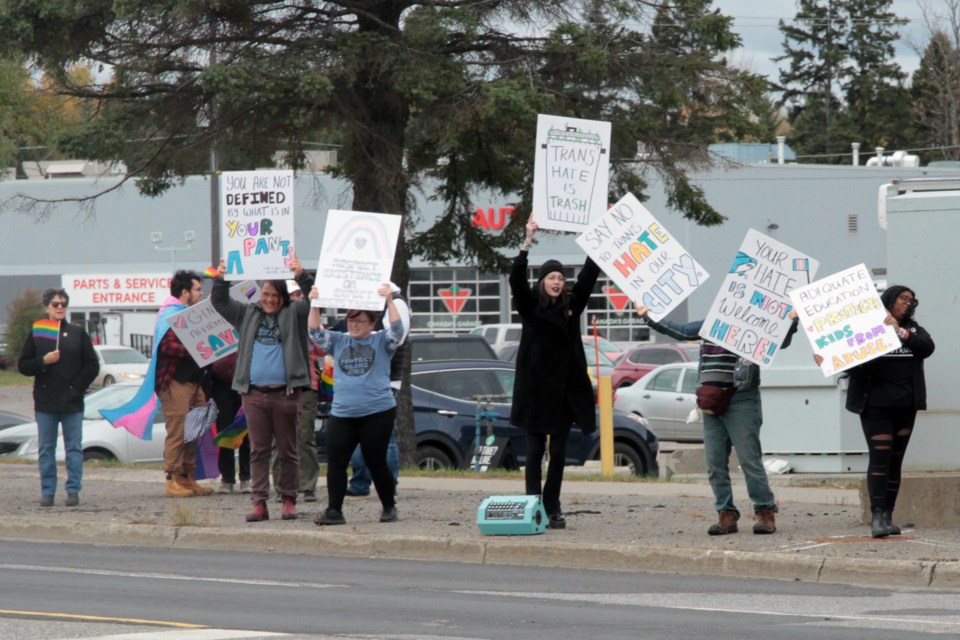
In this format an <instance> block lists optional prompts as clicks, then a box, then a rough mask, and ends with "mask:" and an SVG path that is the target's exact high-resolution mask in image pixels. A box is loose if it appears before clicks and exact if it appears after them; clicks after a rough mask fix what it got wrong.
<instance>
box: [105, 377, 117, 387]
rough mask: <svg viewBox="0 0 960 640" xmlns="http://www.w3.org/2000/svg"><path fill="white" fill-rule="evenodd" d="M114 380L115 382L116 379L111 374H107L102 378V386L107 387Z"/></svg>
mask: <svg viewBox="0 0 960 640" xmlns="http://www.w3.org/2000/svg"><path fill="white" fill-rule="evenodd" d="M115 382H116V379H115V378H114V377H113V376H107V377H106V378H104V379H103V386H105V387H109V386H110V385H112V384H114V383H115Z"/></svg>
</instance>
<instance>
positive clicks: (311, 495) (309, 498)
mask: <svg viewBox="0 0 960 640" xmlns="http://www.w3.org/2000/svg"><path fill="white" fill-rule="evenodd" d="M303 501H304V502H316V501H317V492H316V491H304V492H303Z"/></svg>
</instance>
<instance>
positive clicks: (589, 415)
mask: <svg viewBox="0 0 960 640" xmlns="http://www.w3.org/2000/svg"><path fill="white" fill-rule="evenodd" d="M598 275H600V268H599V267H598V266H597V265H596V263H594V261H593V260H591V259H590V258H587V261H586V263H585V264H584V265H583V269H581V271H580V274H579V275H578V276H577V283H576V284H575V285H574V287H573V292H572V295H571V299H570V304H569V306H567V307H562V306H561V305H559V304H552V305H548V306H546V307H540V306H539V305H538V296H537V293H536V292H535V290H533V289H531V287H530V284H529V283H528V281H527V252H526V251H521V252H520V255H518V256H517V257H516V259H515V260H514V261H513V270H512V271H511V273H510V289H511V291H512V292H513V304H514V306H515V308H516V310H517V313H519V314H520V319H521V320H522V322H523V330H522V333H521V334H520V346H519V348H518V349H517V373H516V377H515V378H514V384H513V407H512V409H511V411H510V422H511V424H513V425H514V426H517V427H519V428H521V429H524V430H526V431H529V432H531V433H547V434H559V433H562V430H563V429H567V428H569V426H570V425H569V424H561V422H560V421H561V416H562V414H563V409H564V405H567V406H569V407H570V409H571V410H572V412H573V417H574V421H575V422H576V423H577V425H579V426H580V428H581V429H582V430H583V431H584V432H586V433H590V432H592V431H596V429H597V414H596V409H595V406H596V403H595V400H594V395H593V386H592V385H591V384H590V377H589V376H588V375H587V357H586V355H585V354H584V351H583V338H582V337H581V332H580V315H581V314H582V313H583V310H584V309H585V308H586V306H587V302H588V301H589V300H590V294H591V293H592V292H593V286H594V284H595V283H596V281H597V276H598ZM535 286H536V285H535ZM568 310H569V314H568V313H567V311H568Z"/></svg>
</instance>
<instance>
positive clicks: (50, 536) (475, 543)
mask: <svg viewBox="0 0 960 640" xmlns="http://www.w3.org/2000/svg"><path fill="white" fill-rule="evenodd" d="M0 539H17V540H31V541H37V540H40V541H46V542H61V543H93V544H112V545H122V546H140V547H157V548H164V547H170V548H172V547H176V548H185V549H218V550H221V551H222V550H225V549H228V550H232V551H248V552H250V551H252V552H260V553H291V554H303V555H319V556H327V555H338V556H349V557H366V558H393V559H401V560H427V561H441V562H469V563H475V564H490V565H515V566H551V567H563V568H571V569H596V570H608V571H646V572H653V573H673V574H683V575H712V576H724V577H739V578H764V579H775V580H791V581H800V582H816V583H827V584H849V585H861V586H870V587H876V586H884V587H890V586H901V587H934V588H941V589H956V588H960V562H956V561H938V562H918V561H903V560H882V561H878V560H872V559H871V560H868V559H860V558H824V557H816V556H801V555H783V554H780V553H762V552H750V551H720V550H704V549H690V548H668V547H639V546H635V545H583V544H575V543H564V542H551V544H549V545H545V544H543V543H542V542H540V541H538V540H537V539H536V538H529V537H490V538H479V539H472V540H454V539H450V538H444V537H434V536H387V535H356V534H346V533H338V532H336V531H329V530H325V529H317V530H315V531H269V530H267V531H257V532H256V533H255V534H252V533H251V532H250V531H249V530H237V529H229V528H222V527H176V526H165V525H156V524H118V523H103V524H101V523H93V524H91V523H90V522H88V521H83V522H80V521H62V520H61V521H56V522H51V521H49V520H45V519H39V518H21V519H20V520H19V521H17V522H2V521H0Z"/></svg>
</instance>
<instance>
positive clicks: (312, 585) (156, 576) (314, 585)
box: [0, 564, 347, 589]
mask: <svg viewBox="0 0 960 640" xmlns="http://www.w3.org/2000/svg"><path fill="white" fill-rule="evenodd" d="M0 569H9V570H10V571H36V572H41V573H75V574H79V575H84V576H91V575H92V576H107V577H111V578H148V579H151V580H184V581H190V582H213V583H217V584H238V585H252V586H257V587H293V588H298V589H299V588H301V587H307V588H309V589H333V588H347V585H345V584H324V583H320V582H282V581H279V580H243V579H239V578H205V577H203V576H189V575H181V574H176V573H131V572H126V571H107V570H105V569H77V568H72V567H47V566H42V565H30V564H0Z"/></svg>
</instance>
